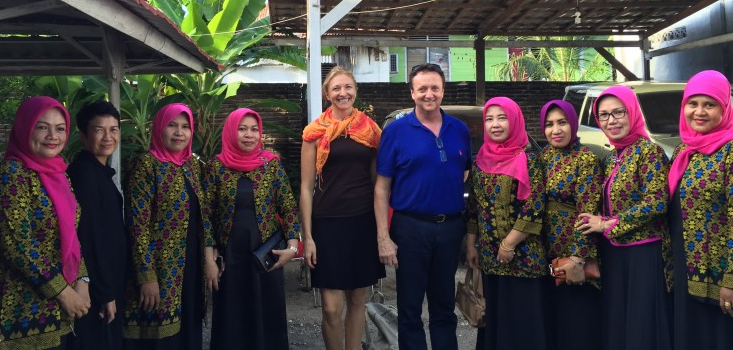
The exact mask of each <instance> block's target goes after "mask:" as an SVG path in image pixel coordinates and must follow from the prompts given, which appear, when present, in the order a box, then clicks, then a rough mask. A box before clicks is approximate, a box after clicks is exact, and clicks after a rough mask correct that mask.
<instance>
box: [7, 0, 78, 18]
mask: <svg viewBox="0 0 733 350" xmlns="http://www.w3.org/2000/svg"><path fill="white" fill-rule="evenodd" d="M61 6H64V4H63V3H61V2H60V1H59V0H45V1H38V2H32V3H26V4H23V5H18V6H15V7H10V8H6V9H4V10H0V21H3V20H6V19H11V18H16V17H21V16H25V15H30V14H34V13H38V12H43V11H48V10H53V9H55V8H58V7H61Z"/></svg>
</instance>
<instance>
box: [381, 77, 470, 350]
mask: <svg viewBox="0 0 733 350" xmlns="http://www.w3.org/2000/svg"><path fill="white" fill-rule="evenodd" d="M444 88H445V76H444V75H443V71H442V70H441V69H440V66H438V65H435V64H421V65H417V66H415V67H413V69H412V72H410V94H411V95H412V99H413V101H415V109H414V110H413V111H412V112H411V113H409V114H407V115H405V116H404V117H402V118H400V119H398V120H396V121H395V122H393V123H392V124H390V125H389V127H387V128H385V130H384V132H383V133H382V139H381V141H380V145H379V151H378V154H377V182H376V185H375V190H374V210H375V215H376V219H377V237H378V238H377V239H378V242H379V258H380V260H381V261H382V263H384V264H385V265H387V266H394V267H395V268H396V269H397V270H396V274H397V311H398V312H397V315H398V331H399V345H400V350H412V349H416V350H427V342H426V339H425V331H424V330H423V323H422V302H423V299H424V298H425V295H426V294H427V297H428V311H429V314H430V318H429V319H430V324H429V328H430V342H431V344H432V348H433V349H440V350H456V349H457V348H458V341H457V339H456V326H457V324H458V319H457V318H456V315H455V312H454V311H453V310H454V308H455V279H454V278H455V274H456V269H457V268H458V259H459V254H460V250H461V242H462V239H463V235H464V234H465V233H466V224H465V222H464V220H463V216H462V212H463V210H464V200H463V182H464V181H465V179H466V177H467V176H468V169H470V167H471V138H470V135H469V132H468V127H466V125H465V124H463V122H461V121H460V120H458V119H456V118H453V117H451V116H449V115H447V114H445V112H443V110H442V109H440V103H441V101H442V100H443V90H444ZM389 205H391V206H392V208H393V209H394V214H393V216H392V222H391V225H390V224H389V223H388V219H387V216H388V207H389Z"/></svg>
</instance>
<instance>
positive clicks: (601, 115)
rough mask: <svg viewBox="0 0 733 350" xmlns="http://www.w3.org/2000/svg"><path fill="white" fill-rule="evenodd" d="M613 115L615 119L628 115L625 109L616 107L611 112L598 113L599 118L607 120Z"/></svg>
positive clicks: (603, 120)
mask: <svg viewBox="0 0 733 350" xmlns="http://www.w3.org/2000/svg"><path fill="white" fill-rule="evenodd" d="M611 116H613V119H621V118H623V117H625V116H626V110H625V109H614V110H612V111H611V113H598V120H600V121H602V122H605V121H606V120H608V119H609V118H611Z"/></svg>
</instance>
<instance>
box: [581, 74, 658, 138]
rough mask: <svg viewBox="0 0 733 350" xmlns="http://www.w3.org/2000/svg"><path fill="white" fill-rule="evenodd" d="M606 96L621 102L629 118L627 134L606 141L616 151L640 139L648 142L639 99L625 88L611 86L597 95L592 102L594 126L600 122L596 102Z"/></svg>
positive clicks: (632, 91)
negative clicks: (618, 138)
mask: <svg viewBox="0 0 733 350" xmlns="http://www.w3.org/2000/svg"><path fill="white" fill-rule="evenodd" d="M606 96H613V97H616V98H617V99H619V100H621V103H623V105H624V107H625V108H626V115H627V116H628V118H629V134H628V135H626V136H624V137H623V138H622V139H620V140H613V139H611V138H610V137H609V138H608V141H610V142H611V144H612V145H613V146H614V147H616V149H621V148H624V147H626V146H628V145H630V144H632V143H634V142H636V140H638V139H639V138H640V137H643V138H645V139H647V140H649V139H650V138H649V134H648V133H647V132H646V127H645V126H644V117H643V116H642V115H641V107H640V106H639V99H637V98H636V94H635V93H634V90H631V88H629V87H627V86H611V87H610V88H608V89H606V90H603V92H601V94H600V95H598V98H597V99H596V101H595V102H593V115H594V116H595V118H596V124H598V125H601V122H600V121H599V120H598V101H600V100H601V99H603V97H606ZM611 118H613V117H611Z"/></svg>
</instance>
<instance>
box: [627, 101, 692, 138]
mask: <svg viewBox="0 0 733 350" xmlns="http://www.w3.org/2000/svg"><path fill="white" fill-rule="evenodd" d="M638 96H639V103H640V104H641V110H642V113H643V114H644V118H645V119H646V125H647V128H648V129H649V131H650V132H651V133H653V134H679V120H680V106H681V105H682V91H681V90H680V91H664V92H653V93H645V94H639V95H638Z"/></svg>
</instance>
